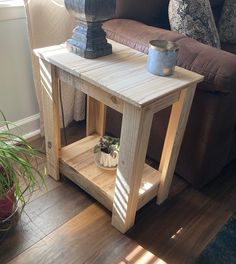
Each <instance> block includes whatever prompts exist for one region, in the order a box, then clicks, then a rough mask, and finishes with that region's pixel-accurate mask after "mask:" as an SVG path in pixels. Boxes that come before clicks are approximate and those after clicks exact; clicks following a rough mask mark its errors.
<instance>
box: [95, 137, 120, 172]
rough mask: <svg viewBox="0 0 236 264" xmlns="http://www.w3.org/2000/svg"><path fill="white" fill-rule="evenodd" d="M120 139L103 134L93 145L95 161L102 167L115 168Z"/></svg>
mask: <svg viewBox="0 0 236 264" xmlns="http://www.w3.org/2000/svg"><path fill="white" fill-rule="evenodd" d="M119 150H120V139H119V138H114V137H110V136H103V137H101V138H100V140H99V143H98V144H97V145H96V146H95V147H94V153H95V161H96V164H97V165H98V166H99V167H102V168H104V169H115V168H116V167H117V165H118V159H119Z"/></svg>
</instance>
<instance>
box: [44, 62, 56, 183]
mask: <svg viewBox="0 0 236 264" xmlns="http://www.w3.org/2000/svg"><path fill="white" fill-rule="evenodd" d="M39 62H40V78H41V89H42V95H43V96H42V97H43V98H42V99H43V100H42V106H43V120H44V133H45V142H46V144H45V145H46V155H47V173H48V174H49V175H50V176H51V177H52V178H53V179H55V180H59V178H60V177H59V150H60V148H61V136H60V116H59V97H58V79H57V77H56V68H55V66H52V65H51V64H50V63H48V62H46V61H44V60H42V59H40V61H39Z"/></svg>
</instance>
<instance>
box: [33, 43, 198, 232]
mask: <svg viewBox="0 0 236 264" xmlns="http://www.w3.org/2000/svg"><path fill="white" fill-rule="evenodd" d="M110 43H111V44H112V46H113V54H112V55H109V56H105V57H101V58H98V59H94V60H88V59H84V58H81V57H79V56H77V55H75V54H73V53H70V52H68V51H67V49H66V48H65V46H63V45H58V46H52V47H48V48H42V49H37V50H35V53H36V55H37V56H38V57H39V63H40V75H41V83H42V87H41V88H42V94H43V119H44V127H45V139H46V153H47V168H48V174H49V175H50V176H51V177H52V178H54V179H55V180H59V172H61V173H63V174H64V175H65V176H67V177H68V178H70V179H71V180H72V181H73V182H75V183H76V184H78V185H79V186H80V187H81V188H82V189H84V190H85V191H86V192H88V193H89V194H91V195H92V196H93V197H94V198H95V199H97V200H98V201H99V202H100V203H102V204H103V205H104V206H105V207H106V208H108V209H109V210H111V211H112V225H113V226H115V227H116V228H117V229H118V230H120V231H121V232H122V233H125V232H126V231H127V230H128V229H129V228H130V227H132V226H133V224H134V221H135V214H136V211H137V210H138V209H139V208H141V207H142V206H144V205H145V204H146V203H147V202H148V201H150V200H151V199H152V198H153V197H155V196H157V203H158V204H161V203H162V202H163V201H164V200H165V199H166V198H167V197H168V192H169V189H170V185H171V181H172V177H173V173H174V169H175V165H176V160H177V157H178V153H179V149H180V144H181V141H182V137H183V134H184V130H185V127H186V123H187V119H188V115H189V111H190V108H191V104H192V99H193V96H194V92H195V88H196V84H197V83H198V82H200V81H202V79H203V77H202V76H201V75H199V74H196V73H193V72H190V71H187V70H185V69H182V68H179V67H176V71H175V73H174V75H172V76H171V77H159V76H155V75H152V74H150V73H148V72H147V70H146V61H147V55H145V54H142V53H140V52H138V51H136V50H133V49H131V48H129V47H126V46H123V45H120V44H118V43H115V42H113V41H110ZM59 81H63V82H65V83H67V84H70V85H71V86H73V87H75V88H76V89H80V90H81V91H82V92H84V93H85V94H87V125H86V132H87V136H86V137H85V138H84V139H82V140H79V141H77V142H75V143H73V144H71V145H68V146H66V147H63V148H61V144H60V126H59V124H60V120H59V99H58V84H59ZM171 105H172V111H171V116H170V120H169V126H168V130H167V134H166V138H165V143H164V148H163V152H162V157H161V162H160V167H159V170H158V171H157V170H155V169H153V168H151V167H150V166H148V165H147V164H145V157H146V152H147V146H148V140H149V135H150V129H151V125H152V119H153V115H154V113H156V112H158V111H160V110H162V109H164V108H166V107H169V106H171ZM106 106H109V107H111V108H113V109H115V110H116V111H118V112H120V113H123V119H122V129H121V139H120V156H119V164H118V168H117V170H116V171H106V170H103V169H101V168H99V167H97V166H96V165H95V162H94V157H93V147H94V146H95V145H96V144H97V142H98V141H99V138H100V137H101V136H102V135H104V132H105V120H106Z"/></svg>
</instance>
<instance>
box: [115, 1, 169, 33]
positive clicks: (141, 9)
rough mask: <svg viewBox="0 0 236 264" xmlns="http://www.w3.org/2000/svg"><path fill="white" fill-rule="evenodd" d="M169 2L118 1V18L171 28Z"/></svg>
mask: <svg viewBox="0 0 236 264" xmlns="http://www.w3.org/2000/svg"><path fill="white" fill-rule="evenodd" d="M168 4H169V1H168V0H116V18H127V19H134V20H137V21H140V22H143V23H145V24H147V25H151V26H158V27H162V28H169V20H168V15H167V14H168Z"/></svg>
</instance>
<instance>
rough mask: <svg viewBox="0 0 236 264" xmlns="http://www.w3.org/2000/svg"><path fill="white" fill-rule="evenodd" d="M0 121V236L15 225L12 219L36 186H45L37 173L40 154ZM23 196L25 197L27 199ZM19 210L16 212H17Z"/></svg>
mask: <svg viewBox="0 0 236 264" xmlns="http://www.w3.org/2000/svg"><path fill="white" fill-rule="evenodd" d="M0 113H1V115H2V116H3V118H4V121H0V235H2V233H5V231H7V230H9V229H10V228H11V227H12V225H13V223H14V222H15V219H16V217H15V215H17V213H18V212H22V210H23V209H24V207H25V205H26V202H27V198H26V196H25V195H26V194H28V195H29V194H31V193H32V192H33V191H34V190H35V189H36V188H38V186H40V185H45V182H44V176H43V174H42V173H41V172H40V171H39V170H38V168H37V164H38V158H41V156H40V152H39V151H37V150H35V149H34V148H32V147H31V146H30V144H29V143H28V142H27V141H26V140H25V139H24V138H22V137H21V136H18V135H17V134H16V133H14V132H12V130H11V129H10V128H9V127H10V126H14V125H13V124H11V123H10V122H8V121H6V118H5V116H4V115H3V113H2V112H1V110H0ZM28 195H27V197H29V196H28ZM19 208H20V210H18V209H19Z"/></svg>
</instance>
